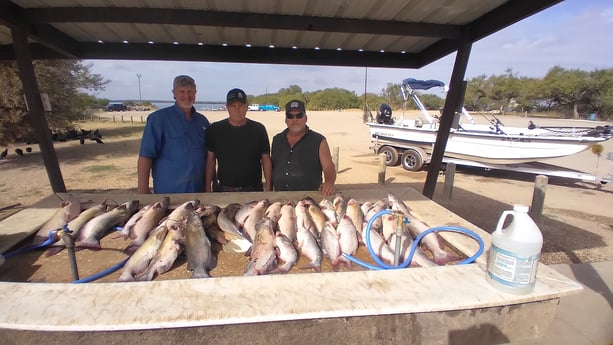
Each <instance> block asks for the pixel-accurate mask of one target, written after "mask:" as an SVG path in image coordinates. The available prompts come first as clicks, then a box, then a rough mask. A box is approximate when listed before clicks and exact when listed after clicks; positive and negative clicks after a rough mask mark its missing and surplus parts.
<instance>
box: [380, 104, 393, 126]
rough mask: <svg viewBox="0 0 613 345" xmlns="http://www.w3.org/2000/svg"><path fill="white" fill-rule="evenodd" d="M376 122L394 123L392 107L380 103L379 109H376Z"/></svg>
mask: <svg viewBox="0 0 613 345" xmlns="http://www.w3.org/2000/svg"><path fill="white" fill-rule="evenodd" d="M377 123H382V124H386V125H391V124H393V123H394V120H393V119H392V107H390V106H389V105H388V104H385V103H381V105H380V106H379V110H378V111H377Z"/></svg>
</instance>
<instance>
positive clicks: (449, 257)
mask: <svg viewBox="0 0 613 345" xmlns="http://www.w3.org/2000/svg"><path fill="white" fill-rule="evenodd" d="M461 259H462V257H461V256H459V255H455V254H450V253H448V252H446V251H443V250H441V251H438V252H437V253H436V254H434V262H435V263H436V264H437V265H446V264H447V263H448V262H450V261H457V260H461Z"/></svg>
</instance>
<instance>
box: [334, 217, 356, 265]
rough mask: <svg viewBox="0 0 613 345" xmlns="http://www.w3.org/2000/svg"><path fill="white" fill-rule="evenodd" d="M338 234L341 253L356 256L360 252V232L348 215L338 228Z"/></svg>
mask: <svg viewBox="0 0 613 345" xmlns="http://www.w3.org/2000/svg"><path fill="white" fill-rule="evenodd" d="M336 233H337V234H338V242H339V244H340V247H341V252H343V253H344V254H349V255H355V253H356V251H357V250H358V231H357V230H356V229H355V226H354V225H353V221H351V218H349V216H347V215H346V214H345V215H343V218H342V219H341V220H340V222H339V223H338V226H337V227H336Z"/></svg>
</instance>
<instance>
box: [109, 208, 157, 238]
mask: <svg viewBox="0 0 613 345" xmlns="http://www.w3.org/2000/svg"><path fill="white" fill-rule="evenodd" d="M151 206H153V204H149V205H145V206H144V207H142V208H141V209H140V210H138V211H136V213H134V214H133V215H132V217H130V219H128V221H127V222H126V224H124V226H123V227H122V228H121V231H118V232H117V236H116V237H123V238H124V239H127V238H129V237H130V230H132V228H133V227H134V225H135V224H136V222H138V221H139V220H140V219H141V218H142V217H143V214H145V212H147V210H148V209H149V208H150V207H151Z"/></svg>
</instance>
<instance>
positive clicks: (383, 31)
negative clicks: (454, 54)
mask: <svg viewBox="0 0 613 345" xmlns="http://www.w3.org/2000/svg"><path fill="white" fill-rule="evenodd" d="M25 18H26V20H27V21H28V22H31V23H77V22H89V23H142V24H175V25H200V26H221V27H237V28H262V29H272V30H300V31H317V32H342V33H366V34H374V35H395V36H418V37H437V38H438V37H442V38H458V37H460V29H461V26H459V25H451V24H431V23H414V22H402V21H384V20H367V19H353V18H332V17H317V16H297V15H281V14H264V13H247V12H240V13H239V12H224V11H210V10H188V9H168V8H134V7H55V8H31V9H26V10H25Z"/></svg>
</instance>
